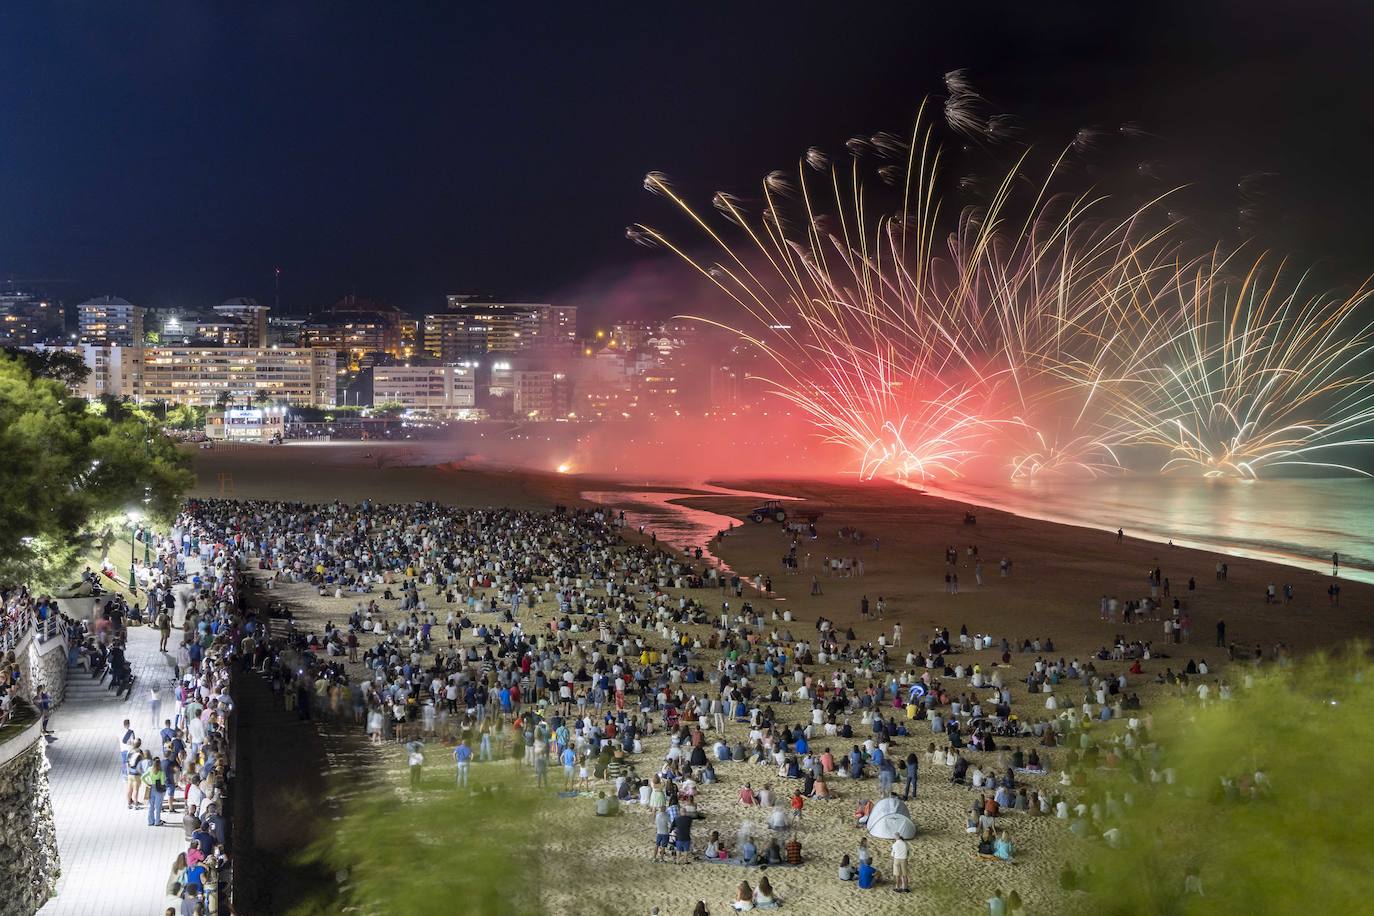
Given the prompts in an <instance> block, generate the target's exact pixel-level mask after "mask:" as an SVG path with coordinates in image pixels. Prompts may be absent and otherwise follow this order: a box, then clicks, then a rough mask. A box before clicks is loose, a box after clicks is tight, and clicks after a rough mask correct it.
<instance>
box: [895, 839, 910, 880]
mask: <svg viewBox="0 0 1374 916" xmlns="http://www.w3.org/2000/svg"><path fill="white" fill-rule="evenodd" d="M910 855H911V848H910V847H909V846H908V845H907V842H906V840H904V839H902V838H901V837H900V836H898V837H897V839H895V840H893V841H892V882H893V888H892V889H893V890H894V891H896V892H897V893H899V894H908V893H910V892H911V888H910V887H908V886H907V873H906V863H907V858H908V857H909V856H910Z"/></svg>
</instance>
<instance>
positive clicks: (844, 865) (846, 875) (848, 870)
mask: <svg viewBox="0 0 1374 916" xmlns="http://www.w3.org/2000/svg"><path fill="white" fill-rule="evenodd" d="M840 880H841V881H853V880H854V866H853V865H850V864H849V856H848V855H843V856H840Z"/></svg>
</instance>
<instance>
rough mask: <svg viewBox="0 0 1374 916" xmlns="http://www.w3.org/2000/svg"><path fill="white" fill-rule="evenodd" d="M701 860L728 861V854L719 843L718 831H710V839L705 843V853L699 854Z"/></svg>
mask: <svg viewBox="0 0 1374 916" xmlns="http://www.w3.org/2000/svg"><path fill="white" fill-rule="evenodd" d="M701 857H702V858H703V859H707V860H711V859H728V858H729V857H730V853H729V851H728V850H726V848H725V847H724V846H722V845H721V842H720V831H719V830H712V831H711V837H710V839H709V840H707V841H706V851H705V852H703V853H702V854H701Z"/></svg>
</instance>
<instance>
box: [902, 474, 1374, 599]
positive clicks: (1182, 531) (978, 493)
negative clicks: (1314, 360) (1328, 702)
mask: <svg viewBox="0 0 1374 916" xmlns="http://www.w3.org/2000/svg"><path fill="white" fill-rule="evenodd" d="M927 489H928V490H929V492H930V493H931V494H932V495H934V496H943V497H946V498H949V499H954V500H961V501H964V502H968V503H972V504H974V505H979V506H988V507H990V508H995V509H1002V510H1005V511H1007V512H1012V513H1014V514H1016V515H1021V516H1025V517H1027V518H1040V519H1045V520H1047V521H1055V522H1064V523H1067V524H1071V525H1082V526H1086V527H1090V528H1101V529H1104V530H1107V531H1115V530H1116V529H1117V528H1118V527H1124V528H1125V529H1126V533H1127V534H1128V535H1131V536H1134V537H1141V538H1149V539H1154V540H1159V541H1166V540H1169V539H1172V540H1173V541H1174V543H1175V544H1178V545H1180V546H1184V547H1204V548H1208V549H1212V550H1217V551H1221V552H1225V553H1230V554H1234V555H1237V556H1244V557H1252V558H1255V559H1262V560H1273V561H1277V562H1281V563H1286V564H1289V565H1292V566H1300V567H1302V568H1304V569H1310V570H1314V571H1317V572H1326V573H1329V572H1330V571H1331V554H1332V552H1333V551H1335V552H1337V553H1339V554H1340V559H1341V575H1342V576H1343V577H1346V578H1351V579H1357V580H1359V581H1363V582H1374V480H1368V479H1362V478H1360V479H1340V480H1198V479H1189V478H1182V477H1124V478H1118V479H1104V480H1089V481H1068V480H1056V481H1029V482H1018V483H1016V484H1007V485H1003V486H997V487H991V486H983V485H979V484H974V483H969V482H965V481H956V482H955V483H953V484H949V485H941V486H940V487H939V488H927Z"/></svg>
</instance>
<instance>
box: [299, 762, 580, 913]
mask: <svg viewBox="0 0 1374 916" xmlns="http://www.w3.org/2000/svg"><path fill="white" fill-rule="evenodd" d="M493 767H496V768H498V769H501V770H505V769H506V768H505V767H500V765H494V764H483V765H481V766H480V767H476V768H474V769H475V770H479V771H480V772H479V773H475V774H474V785H475V784H476V781H477V779H478V778H479V777H483V778H484V779H483V785H482V788H481V789H479V790H477V791H475V792H473V793H471V794H469V793H468V792H465V791H458V790H455V789H454V788H453V785H452V781H451V780H452V776H451V775H450V774H451V772H452V771H451V769H450V768H449V767H427V768H426V773H425V782H424V792H423V794H421V795H419V796H415V795H409V794H407V795H402V794H401V793H400V791H399V790H397V789H394V788H391V787H384V788H376V789H373V790H372V791H370V792H366V793H364V794H362V795H360V796H358V797H355V798H353V799H352V800H350V801H349V802H348V804H347V806H346V809H345V811H344V814H343V816H342V817H341V818H339V819H337V820H335V821H333V822H332V823H331V824H330V827H329V832H328V835H327V836H326V837H324V838H323V839H322V840H321V841H320V842H318V843H316V844H315V845H314V846H313V847H312V848H311V849H309V850H308V851H307V852H306V854H305V856H304V860H305V861H306V862H308V863H312V864H318V865H323V866H326V867H328V868H329V869H331V870H333V871H335V872H336V874H338V875H339V877H340V879H341V883H340V886H339V887H337V888H335V889H332V892H326V893H322V894H321V899H320V900H319V901H317V902H315V903H308V904H305V905H303V906H301V907H298V908H297V909H295V910H294V911H293V916H315V914H317V913H326V912H330V913H334V912H340V911H343V912H349V911H352V912H361V913H406V914H409V916H426V914H435V916H441V914H442V916H447V914H451V913H458V912H462V913H471V914H474V916H526V914H530V916H533V914H537V913H540V912H542V908H541V905H540V889H541V888H540V880H539V879H540V872H541V869H542V866H543V864H544V862H545V860H546V858H547V855H548V854H547V852H543V851H541V850H540V849H539V840H540V836H539V834H538V832H537V829H536V828H535V826H534V824H535V820H536V818H537V816H538V812H539V810H540V808H541V806H542V805H544V804H545V803H546V802H547V796H543V795H541V794H539V793H536V792H535V791H533V790H532V789H530V788H529V787H528V785H527V784H525V783H521V784H517V782H516V780H515V779H514V778H512V777H511V776H509V775H506V774H503V775H502V776H496V777H491V778H486V777H490V776H491V773H492V769H493ZM526 778H528V776H527V777H526ZM398 796H399V798H398ZM587 815H588V820H589V821H590V820H591V811H590V809H588V811H587Z"/></svg>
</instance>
